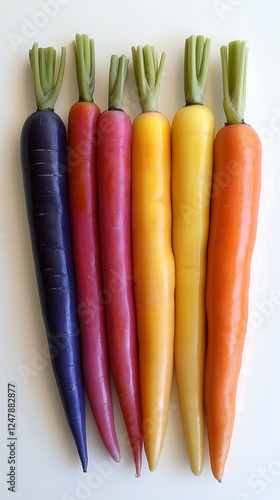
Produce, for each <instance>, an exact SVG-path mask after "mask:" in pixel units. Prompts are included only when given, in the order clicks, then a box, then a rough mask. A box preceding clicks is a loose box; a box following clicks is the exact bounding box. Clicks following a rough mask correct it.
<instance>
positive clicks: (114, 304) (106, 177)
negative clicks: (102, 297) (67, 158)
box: [97, 109, 143, 476]
mask: <svg viewBox="0 0 280 500" xmlns="http://www.w3.org/2000/svg"><path fill="white" fill-rule="evenodd" d="M98 132H99V133H98V136H99V138H100V140H99V144H98V150H97V165H98V167H97V168H98V195H99V219H100V239H101V255H102V259H101V260H102V270H103V280H104V289H105V290H106V293H107V296H106V306H105V310H106V319H107V330H108V340H109V354H110V366H111V371H112V375H113V379H114V383H115V386H116V391H117V394H118V397H119V401H120V406H121V409H122V413H123V416H124V421H125V424H126V427H127V432H128V437H129V440H130V443H131V447H132V451H133V455H134V462H135V467H136V475H137V476H140V473H141V464H142V449H143V436H142V416H141V399H140V383H139V367H138V346H137V331H136V315H135V301H134V290H133V280H132V254H131V133H132V125H131V120H130V118H129V116H128V115H127V114H126V113H125V112H123V111H121V110H110V109H109V110H107V111H104V112H103V113H101V116H100V118H99V122H98Z"/></svg>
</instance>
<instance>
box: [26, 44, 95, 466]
mask: <svg viewBox="0 0 280 500" xmlns="http://www.w3.org/2000/svg"><path fill="white" fill-rule="evenodd" d="M29 55H30V62H31V67H32V71H33V78H34V86H35V95H36V101H37V111H35V112H34V113H32V114H31V115H30V116H29V117H28V118H27V120H26V121H25V123H24V125H23V128H22V134H21V163H22V170H23V181H24V188H25V198H26V206H27V215H28V222H29V228H30V235H31V241H32V249H33V257H34V262H35V268H36V275H37V283H38V289H39V294H40V300H41V308H42V314H43V318H44V322H45V328H46V333H47V338H48V343H49V348H50V353H51V358H52V366H53V371H54V375H55V378H56V382H57V385H58V388H59V392H60V396H61V399H62V403H63V406H64V410H65V414H66V417H67V420H68V423H69V426H70V429H71V431H72V434H73V437H74V440H75V443H76V446H77V449H78V452H79V455H80V458H81V462H82V466H83V469H84V471H86V469H87V461H88V459H87V447H86V435H85V407H84V393H83V380H82V368H81V356H80V336H79V327H78V318H77V303H76V294H75V279H74V269H73V261H72V249H71V235H70V229H69V209H68V200H67V168H66V147H67V141H66V130H65V125H64V123H63V122H62V120H61V118H60V117H59V116H58V115H57V114H56V113H55V112H54V105H55V102H56V99H57V97H58V94H59V91H60V88H61V84H62V78H63V72H64V66H65V57H66V50H65V48H62V53H61V61H60V68H59V72H58V76H57V80H56V83H55V84H54V69H55V59H56V53H55V50H54V49H53V48H52V47H49V48H46V49H43V48H40V49H38V44H37V43H35V44H34V45H33V48H32V50H31V51H30V52H29Z"/></svg>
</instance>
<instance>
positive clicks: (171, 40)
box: [0, 0, 280, 500]
mask: <svg viewBox="0 0 280 500" xmlns="http://www.w3.org/2000/svg"><path fill="white" fill-rule="evenodd" d="M50 3H52V6H53V10H52V11H50V12H51V13H50V12H49V13H47V5H49V8H50ZM279 14H280V9H279V2H278V0H274V1H273V0H266V2H263V0H172V2H171V1H163V0H141V1H139V2H137V3H133V2H132V1H130V2H129V1H128V0H118V1H117V2H116V1H113V0H95V1H90V0H87V1H81V0H64V1H62V0H52V2H49V1H48V0H41V1H37V0H36V1H35V0H25V1H24V2H19V1H16V0H9V2H1V4H0V19H1V20H2V30H1V32H2V33H1V34H2V36H1V45H0V51H1V113H2V114H1V120H0V127H1V134H0V141H1V146H0V155H1V163H0V169H1V170H0V175H1V177H0V277H1V278H0V328H1V351H0V355H1V363H0V370H1V384H0V401H1V407H0V410H1V419H0V433H1V440H0V472H1V479H0V483H1V484H0V496H1V499H3V500H6V499H9V498H12V497H13V494H12V493H10V492H8V491H7V483H6V473H7V471H8V465H7V459H8V448H7V417H6V411H7V382H8V381H12V382H14V383H15V384H16V386H17V394H18V411H17V422H18V430H17V432H18V441H17V492H16V497H17V498H19V499H20V500H33V499H38V498H40V500H50V499H52V500H83V499H91V498H92V499H93V498H94V499H98V500H103V499H114V500H119V499H122V500H126V499H131V498H134V499H135V500H140V499H147V500H179V499H191V500H258V499H260V500H276V499H277V500H279V498H280V496H279V495H280V424H279V422H280V391H279V381H280V354H279V353H280V300H279V294H280V259H279V249H280V236H279V235H280V230H279V214H280V185H279V180H280V173H279V172H280V162H279V157H280V101H279V95H280V92H279V89H280V58H279V48H280V35H279V32H280V31H279ZM75 33H87V34H89V35H90V36H91V37H93V38H94V39H95V44H96V87H95V94H94V96H95V101H96V103H98V104H99V106H100V107H101V109H102V110H104V109H106V107H107V81H108V68H109V60H110V56H111V54H112V53H117V54H119V55H121V54H122V53H125V54H126V55H127V56H128V57H129V58H130V67H129V74H128V80H127V86H126V91H125V99H124V109H125V111H127V112H128V113H129V114H130V116H131V118H132V119H133V118H134V117H135V116H136V115H137V114H138V113H139V111H140V109H139V105H138V103H137V100H136V98H135V86H134V79H133V72H132V63H131V50H130V48H131V45H138V44H139V45H145V44H154V45H155V46H156V48H157V49H158V51H159V53H161V51H163V50H164V51H165V52H166V55H167V58H166V63H165V69H164V75H163V80H162V85H161V91H160V99H159V107H160V110H161V111H162V112H163V113H165V114H166V115H167V116H168V118H169V120H170V121H172V118H173V115H174V114H175V112H176V111H177V109H179V108H180V107H181V106H183V105H184V95H183V51H184V41H185V38H186V37H188V36H190V35H191V34H202V35H205V36H209V37H210V38H211V39H212V49H211V62H210V68H209V76H208V82H207V89H206V93H205V98H204V103H205V104H206V105H208V106H209V107H210V108H211V109H212V110H213V113H214V115H215V119H216V130H218V129H219V128H220V127H222V126H223V122H224V114H223V108H222V87H221V69H220V55H219V49H220V46H221V45H223V44H227V43H228V42H230V41H231V40H233V39H245V40H247V42H248V45H249V47H250V52H249V66H248V82H247V107H246V114H245V120H246V121H247V122H248V123H250V124H251V125H252V126H253V127H254V128H255V129H256V130H257V131H258V133H259V134H260V137H261V139H262V142H263V169H262V192H261V203H260V215H259V226H258V235H257V241H256V246H255V252H254V256H253V262H252V280H251V288H250V315H249V327H248V336H247V340H246V344H245V351H244V357H243V366H242V371H241V375H240V380H239V387H238V397H237V412H236V421H235V428H234V434H233V438H232V445H231V450H230V455H229V458H228V462H227V466H226V470H225V474H224V478H223V483H222V484H218V483H217V481H216V480H215V479H214V478H213V476H212V474H211V470H210V465H209V455H208V450H207V442H206V444H205V466H204V471H203V473H202V475H201V476H200V477H198V478H197V477H195V476H193V475H192V473H191V472H190V468H189V463H188V457H187V453H186V448H185V443H184V438H183V430H182V425H181V420H180V412H179V407H178V400H177V392H176V385H175V381H174V385H173V389H172V394H171V400H170V415H169V422H168V429H167V435H166V439H165V444H164V448H163V452H162V456H161V459H160V462H159V465H158V468H157V470H156V471H155V472H150V471H149V470H148V467H147V462H146V459H145V456H143V470H142V477H141V478H140V479H136V478H135V477H134V467H133V460H132V455H131V452H130V448H129V446H128V444H127V443H126V441H125V439H124V436H125V428H124V423H123V420H122V416H121V414H120V409H119V406H118V402H117V399H116V396H115V393H114V401H115V417H116V425H117V433H118V437H119V441H120V446H121V452H122V461H121V463H120V464H115V463H113V462H112V461H111V460H110V459H109V457H108V454H107V452H106V450H105V448H104V447H103V445H102V444H101V442H100V438H99V436H98V433H97V430H96V427H95V423H94V421H93V418H92V416H91V413H90V411H89V407H88V403H87V438H88V452H89V469H88V473H87V474H84V473H83V472H82V470H81V466H80V463H79V459H78V456H77V454H76V450H75V447H74V444H73V441H72V437H71V436H70V431H69V429H68V427H67V424H66V421H65V417H64V413H63V410H62V406H61V403H60V400H59V396H58V392H57V389H56V386H55V382H54V378H53V374H52V370H51V367H50V363H49V362H48V361H46V357H47V354H46V337H45V331H44V325H43V321H42V317H41V312H40V307H39V300H38V293H37V287H36V282H35V274H34V268H33V259H32V253H31V245H30V239H29V231H28V225H27V218H26V212H25V201H24V192H23V186H22V176H21V167H20V158H19V136H20V130H21V127H22V124H23V122H24V120H25V118H26V117H27V116H28V115H29V114H30V113H31V112H33V111H34V110H35V100H34V95H33V84H32V77H31V70H30V66H29V61H28V50H29V48H30V47H31V46H32V44H33V42H34V41H38V42H39V45H41V46H48V45H53V46H55V48H56V49H57V52H58V53H59V52H60V47H61V45H66V47H67V65H66V72H65V78H64V83H63V87H62V91H61V95H60V97H59V99H58V102H57V106H56V111H57V113H58V114H60V115H61V117H62V118H63V120H64V121H65V122H66V121H67V114H68V110H69V108H70V106H71V104H73V103H74V102H75V101H76V100H77V86H76V77H75V68H74V58H73V52H72V47H71V41H72V40H73V38H74V36H75ZM22 367H25V368H29V369H30V370H33V372H32V375H30V377H27V379H26V378H25V379H24V378H23V377H22V375H21V370H22Z"/></svg>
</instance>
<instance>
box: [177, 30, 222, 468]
mask: <svg viewBox="0 0 280 500" xmlns="http://www.w3.org/2000/svg"><path fill="white" fill-rule="evenodd" d="M210 44H211V42H210V40H209V39H208V38H207V39H206V40H204V37H203V36H198V37H195V36H191V37H189V38H188V39H187V40H186V44H185V101H186V106H185V107H184V108H181V109H180V110H179V111H178V112H177V113H176V115H175V116H174V119H173V123H172V210H173V251H174V256H175V268H176V287H175V368H176V379H177V387H178V397H179V403H180V409H181V415H182V422H183V427H184V433H185V439H186V444H187V449H188V454H189V460H190V466H191V469H192V471H193V473H194V474H196V475H199V474H201V472H202V469H203V461H204V363H205V338H206V310H205V283H206V251H207V242H208V230H209V211H210V194H211V180H212V171H213V142H214V126H215V124H214V117H213V114H212V112H211V111H210V110H209V109H208V108H206V107H205V106H202V105H201V104H202V98H203V95H204V90H205V85H206V79H207V70H208V60H209V53H210Z"/></svg>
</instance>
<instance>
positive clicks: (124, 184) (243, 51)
mask: <svg viewBox="0 0 280 500" xmlns="http://www.w3.org/2000/svg"><path fill="white" fill-rule="evenodd" d="M73 46H74V53H75V60H76V69H77V82H78V89H79V101H78V102H77V103H75V104H74V105H73V106H72V108H71V110H70V112H69V118H68V130H67V132H66V129H65V126H64V124H63V122H62V120H61V119H60V118H59V116H58V115H57V114H56V113H55V112H54V105H55V102H56V100H57V97H58V95H59V92H60V88H61V84H62V79H63V72H64V67H65V57H66V56H65V48H62V53H61V61H60V67H59V70H58V74H57V77H56V81H55V78H54V72H55V59H56V55H55V50H54V49H53V48H46V49H43V48H38V44H37V43H35V44H34V45H33V48H32V49H31V50H30V62H31V67H32V71H33V76H34V88H35V95H36V102H37V111H36V112H34V113H33V114H31V115H30V116H29V118H28V119H27V120H26V122H25V123H24V126H23V129H22V134H21V160H22V169H23V180H24V187H25V195H26V205H27V213H28V220H29V227H30V233H31V240H32V246H33V255H34V260H35V267H36V273H37V281H38V287H39V293H40V299H41V306H42V312H43V316H44V320H45V325H46V331H47V336H48V341H49V346H50V350H51V351H52V352H55V356H52V360H53V370H54V374H55V377H56V380H57V384H58V388H59V391H60V395H61V399H62V402H63V405H64V409H65V413H66V417H67V420H68V423H69V425H70V428H71V431H72V434H73V437H74V440H75V442H76V446H77V449H78V452H79V455H80V458H81V462H82V466H83V470H84V471H86V470H87V463H88V458H87V446H86V433H85V407H84V394H83V385H84V384H85V388H86V392H87V395H88V398H89V402H90V405H91V409H92V413H93V415H94V419H95V422H96V425H97V427H98V430H99V433H100V436H101V438H102V440H103V443H104V445H105V446H106V448H107V449H108V451H109V453H110V455H111V456H112V457H113V458H114V459H115V460H116V461H119V460H120V448H119V445H118V440H117V436H116V431H115V425H114V414H113V404H112V395H111V388H110V372H111V373H112V376H113V380H114V384H115V387H116V391H117V394H118V398H119V401H120V406H121V410H122V413H123V417H124V421H125V424H126V428H127V432H128V437H129V440H130V444H131V448H132V452H133V456H134V462H135V468H136V475H137V476H140V474H141V465H142V448H143V443H144V447H145V454H146V457H147V461H148V465H149V468H150V470H155V469H156V467H157V465H158V461H159V458H160V455H161V451H162V447H163V442H164V437H165V433H166V426H167V418H168V405H169V396H170V390H171V383H172V376H173V367H174V366H175V370H176V379H177V387H178V397H179V403H180V410H181V415H182V422H183V427H184V433H185V438H186V445H187V449H188V454H189V460H190V467H191V470H192V471H193V473H194V474H195V475H199V474H201V472H202V469H203V461H204V456H203V455H204V452H203V450H204V434H205V431H204V408H205V412H206V422H207V433H208V440H209V452H210V459H211V467H212V472H213V475H214V477H216V478H217V479H218V480H219V481H221V480H222V476H223V472H224V467H225V464H226V460H227V456H228V453H229V448H230V442H231V436H232V432H233V424H234V414H235V399H236V389H237V382H238V377H239V372H240V367H241V360H242V352H243V345H244V339H245V333H246V325H247V317H248V290H249V282H250V263H251V257H252V252H253V248H254V243H255V238H256V230H257V217H258V205H259V195H260V183H261V144H260V140H259V138H258V136H257V134H256V132H255V131H254V130H253V128H252V127H251V126H249V125H247V124H245V123H244V109H245V97H246V72H247V57H248V48H247V47H246V43H245V42H241V41H234V42H231V43H229V45H228V47H226V46H223V47H222V48H221V62H222V77H223V94H224V110H225V114H226V124H225V126H224V127H223V128H222V129H221V130H220V131H219V132H218V134H217V136H216V137H215V132H214V129H215V125H214V117H213V114H212V112H211V111H210V109H208V108H207V107H206V106H204V105H203V104H202V100H203V96H204V91H205V85H206V80H207V72H208V64H209V56H210V40H209V39H208V38H206V39H205V38H204V37H203V36H197V37H196V36H191V37H189V38H188V39H187V40H186V45H185V58H184V90H185V104H186V105H185V106H184V107H182V109H180V110H179V111H178V112H177V113H176V115H175V116H174V119H173V123H172V127H170V124H169V122H168V120H167V118H166V117H165V116H164V115H163V114H162V113H160V112H159V111H158V96H159V90H160V83H161V76H162V71H163V66H164V61H165V54H164V53H163V54H162V56H161V59H160V61H159V62H158V56H157V52H156V50H155V48H154V47H151V46H149V45H147V46H145V47H140V46H138V47H137V48H135V47H133V48H132V59H133V70H134V76H135V83H136V86H137V91H138V96H139V103H140V106H141V110H142V112H141V113H140V114H139V115H138V116H137V117H136V118H135V120H134V121H133V123H132V122H131V120H130V118H129V116H128V115H127V114H126V113H125V112H124V111H123V109H122V102H123V93H124V87H125V81H126V75H127V66H128V59H127V58H126V57H125V56H124V55H122V56H121V57H118V56H116V55H113V56H112V58H111V63H110V74H109V95H108V110H106V111H103V112H102V113H101V111H100V108H99V107H98V106H97V104H95V103H94V102H93V91H94V82H95V59H94V58H95V55H94V42H93V40H92V39H89V37H88V36H87V35H76V39H75V41H74V45H73ZM174 361H175V363H174Z"/></svg>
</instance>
